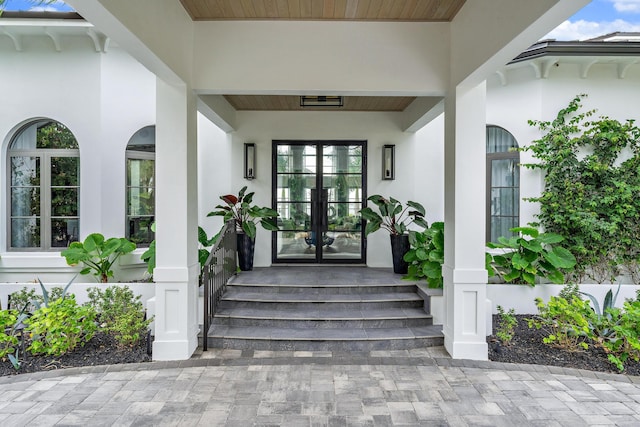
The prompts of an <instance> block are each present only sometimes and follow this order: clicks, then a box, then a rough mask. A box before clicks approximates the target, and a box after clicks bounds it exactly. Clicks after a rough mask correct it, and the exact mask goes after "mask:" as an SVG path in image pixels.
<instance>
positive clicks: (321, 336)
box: [208, 325, 444, 351]
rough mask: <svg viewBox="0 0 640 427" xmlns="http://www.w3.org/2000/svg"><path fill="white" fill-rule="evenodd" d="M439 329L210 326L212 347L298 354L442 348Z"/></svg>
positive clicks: (209, 340) (428, 327) (437, 326)
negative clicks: (300, 352)
mask: <svg viewBox="0 0 640 427" xmlns="http://www.w3.org/2000/svg"><path fill="white" fill-rule="evenodd" d="M443 342H444V338H443V336H442V326H441V325H432V326H421V327H412V328H410V327H405V328H356V329H309V328H287V329H284V328H275V327H233V326H223V325H214V326H212V327H211V329H210V330H209V334H208V344H209V346H210V347H213V348H234V349H242V350H245V349H253V350H271V351H284V350H299V351H327V350H332V351H372V350H385V349H386V350H407V349H412V348H419V347H430V346H438V345H442V344H443Z"/></svg>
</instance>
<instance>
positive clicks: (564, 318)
mask: <svg viewBox="0 0 640 427" xmlns="http://www.w3.org/2000/svg"><path fill="white" fill-rule="evenodd" d="M536 306H537V307H538V315H537V316H536V317H534V318H530V319H527V323H528V326H529V327H530V328H536V329H541V328H542V329H543V330H544V331H545V333H546V334H547V336H546V337H545V338H544V339H543V342H544V343H545V344H548V345H552V346H555V347H559V348H562V349H564V350H567V351H579V350H586V349H587V348H589V344H588V339H589V338H590V336H591V329H590V323H589V319H590V318H591V317H592V314H593V311H592V310H591V307H590V305H589V302H588V301H584V300H582V299H580V298H578V297H575V296H574V297H572V298H571V300H566V299H564V298H561V297H556V296H552V297H551V298H550V299H549V302H548V303H546V304H545V303H544V302H543V301H542V299H541V298H536Z"/></svg>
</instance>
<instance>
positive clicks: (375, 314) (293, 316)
mask: <svg viewBox="0 0 640 427" xmlns="http://www.w3.org/2000/svg"><path fill="white" fill-rule="evenodd" d="M216 317H242V318H253V319H286V320H364V319H373V320H381V319H421V318H424V319H429V318H431V315H430V314H428V313H426V312H425V311H424V310H423V309H421V308H381V309H372V310H355V309H351V310H339V309H336V310H329V309H322V310H295V309H290V310H287V309H284V310H283V309H278V310H275V309H269V308H236V307H222V308H220V309H219V310H218V311H217V312H216Z"/></svg>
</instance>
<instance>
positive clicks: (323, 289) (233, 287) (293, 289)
mask: <svg viewBox="0 0 640 427" xmlns="http://www.w3.org/2000/svg"><path fill="white" fill-rule="evenodd" d="M228 289H229V290H230V291H233V292H251V293H255V292H258V293H278V294H298V293H304V294H307V295H327V294H332V295H333V294H341V295H344V294H358V295H361V294H378V293H395V292H399V293H411V292H418V287H417V286H416V285H415V284H413V283H409V282H408V283H394V284H375V283H374V284H288V285H278V284H269V283H239V282H238V281H235V282H233V284H229V286H228Z"/></svg>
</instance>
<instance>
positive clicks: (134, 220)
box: [126, 126, 156, 246]
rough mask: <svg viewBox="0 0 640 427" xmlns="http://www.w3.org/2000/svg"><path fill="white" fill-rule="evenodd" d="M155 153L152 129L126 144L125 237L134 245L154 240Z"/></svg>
mask: <svg viewBox="0 0 640 427" xmlns="http://www.w3.org/2000/svg"><path fill="white" fill-rule="evenodd" d="M155 153H156V127H155V126H146V127H144V128H142V129H140V130H139V131H137V132H136V133H134V134H133V136H132V137H131V139H130V140H129V144H128V145H127V155H126V157H127V219H126V222H127V224H126V235H127V238H128V239H129V240H131V241H132V242H134V243H135V244H136V245H138V246H148V245H149V243H151V241H152V240H153V239H154V238H155V236H154V234H155V233H154V232H153V231H152V230H151V224H153V221H154V215H155V203H156V198H155V188H156V179H155V156H156V154H155Z"/></svg>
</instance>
